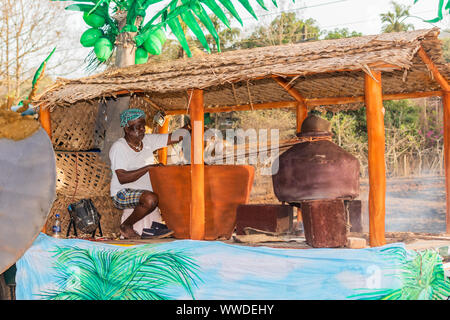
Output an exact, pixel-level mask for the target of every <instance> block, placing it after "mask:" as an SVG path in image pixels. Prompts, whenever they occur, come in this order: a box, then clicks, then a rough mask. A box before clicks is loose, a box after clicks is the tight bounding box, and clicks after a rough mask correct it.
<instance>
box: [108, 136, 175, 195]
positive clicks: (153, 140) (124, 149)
mask: <svg viewBox="0 0 450 320" xmlns="http://www.w3.org/2000/svg"><path fill="white" fill-rule="evenodd" d="M168 139H169V134H146V135H145V137H144V139H143V140H142V144H143V147H142V150H141V151H139V152H136V151H134V150H133V149H131V147H130V146H129V145H128V143H127V142H126V140H125V138H120V139H119V140H117V141H116V142H114V143H113V145H112V146H111V149H110V150H109V159H110V160H111V170H112V178H111V187H110V192H111V197H112V196H115V195H116V193H117V192H118V191H120V190H121V189H124V188H130V189H144V190H149V191H153V189H152V184H151V182H150V176H149V174H148V172H147V173H146V174H144V175H143V176H142V177H140V178H139V179H138V180H136V181H133V182H130V183H125V184H120V182H119V179H117V174H116V170H118V169H123V170H126V171H131V170H136V169H139V168H142V167H144V166H146V165H149V164H154V163H155V156H154V155H153V152H154V151H155V150H158V149H161V148H164V147H166V146H167V142H168Z"/></svg>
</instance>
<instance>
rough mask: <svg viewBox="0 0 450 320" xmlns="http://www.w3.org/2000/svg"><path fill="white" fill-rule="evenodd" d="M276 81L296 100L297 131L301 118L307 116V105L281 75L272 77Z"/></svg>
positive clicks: (299, 128)
mask: <svg viewBox="0 0 450 320" xmlns="http://www.w3.org/2000/svg"><path fill="white" fill-rule="evenodd" d="M273 79H274V80H275V82H276V83H278V84H279V85H280V86H281V87H282V88H283V89H284V90H286V91H287V92H288V93H289V94H290V95H291V96H292V97H293V98H294V99H295V100H297V102H298V103H297V106H296V114H297V121H296V123H297V132H300V131H301V128H302V123H303V120H305V118H306V117H307V116H308V106H307V104H306V100H305V98H304V97H303V96H302V95H301V93H300V92H298V90H296V89H295V88H292V87H291V86H290V85H289V82H287V81H286V80H284V79H283V78H281V77H273Z"/></svg>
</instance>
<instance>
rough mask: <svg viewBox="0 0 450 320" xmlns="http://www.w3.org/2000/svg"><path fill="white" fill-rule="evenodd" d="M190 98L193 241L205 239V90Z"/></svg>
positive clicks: (194, 93) (192, 91) (196, 91)
mask: <svg viewBox="0 0 450 320" xmlns="http://www.w3.org/2000/svg"><path fill="white" fill-rule="evenodd" d="M188 94H189V96H190V99H189V100H190V106H189V114H190V118H191V126H192V136H191V219H190V222H191V226H190V237H191V239H193V240H203V239H204V238H205V166H204V159H203V150H204V141H203V136H204V118H203V117H204V109H203V90H199V89H194V90H190V91H189V92H188Z"/></svg>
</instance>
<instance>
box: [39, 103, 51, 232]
mask: <svg viewBox="0 0 450 320" xmlns="http://www.w3.org/2000/svg"><path fill="white" fill-rule="evenodd" d="M39 122H40V123H41V126H42V128H43V129H44V130H45V132H47V134H48V137H49V138H50V140H52V122H51V115H50V109H49V108H44V106H40V107H39ZM46 226H47V221H46V222H45V224H44V226H43V227H42V230H41V232H42V233H47V227H46Z"/></svg>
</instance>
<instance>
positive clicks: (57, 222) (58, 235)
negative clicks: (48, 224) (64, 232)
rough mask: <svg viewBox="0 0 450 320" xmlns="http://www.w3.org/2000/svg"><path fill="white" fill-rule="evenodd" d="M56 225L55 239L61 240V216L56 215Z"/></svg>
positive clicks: (54, 226)
mask: <svg viewBox="0 0 450 320" xmlns="http://www.w3.org/2000/svg"><path fill="white" fill-rule="evenodd" d="M55 218H56V219H55V224H54V225H53V235H52V236H53V237H54V238H60V237H61V220H59V214H58V213H57V214H56V215H55Z"/></svg>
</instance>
